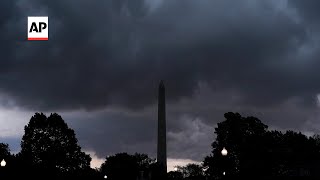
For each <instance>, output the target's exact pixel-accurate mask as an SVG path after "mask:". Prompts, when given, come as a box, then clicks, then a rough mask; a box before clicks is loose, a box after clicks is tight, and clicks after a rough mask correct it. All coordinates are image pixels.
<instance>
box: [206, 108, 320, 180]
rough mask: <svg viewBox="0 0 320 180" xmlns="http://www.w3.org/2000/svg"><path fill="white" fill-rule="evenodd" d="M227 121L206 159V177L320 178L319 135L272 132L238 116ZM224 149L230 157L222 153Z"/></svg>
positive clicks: (229, 117)
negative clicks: (308, 135)
mask: <svg viewBox="0 0 320 180" xmlns="http://www.w3.org/2000/svg"><path fill="white" fill-rule="evenodd" d="M225 118H226V120H225V121H223V122H220V123H218V127H217V128H215V133H216V135H217V137H216V140H215V141H214V142H213V143H212V148H213V150H212V154H211V155H210V156H207V157H205V160H204V166H205V167H206V168H207V170H206V175H207V176H209V177H211V178H218V179H219V178H223V177H232V176H234V177H236V176H238V177H245V178H247V179H248V178H252V179H260V178H262V177H275V176H282V177H298V176H313V177H316V176H317V177H318V176H319V172H320V166H319V165H318V164H319V163H320V138H319V137H320V136H313V137H307V136H305V135H303V134H302V133H300V132H294V131H286V132H285V133H283V132H280V131H269V130H268V129H267V128H268V127H267V126H266V125H265V124H263V123H262V122H261V121H260V120H259V119H257V118H255V117H242V116H241V115H240V114H239V113H230V112H229V113H226V114H225ZM224 147H225V148H226V149H227V150H228V154H227V156H223V155H222V154H221V150H222V149H223V148H224ZM223 172H225V173H226V175H225V176H224V175H223Z"/></svg>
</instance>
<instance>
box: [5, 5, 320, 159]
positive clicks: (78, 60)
mask: <svg viewBox="0 0 320 180" xmlns="http://www.w3.org/2000/svg"><path fill="white" fill-rule="evenodd" d="M143 2H144V1H143V0H114V1H113V0H109V1H90V3H89V2H88V1H86V0H77V1H71V0H70V1H62V0H57V1H49V0H47V1H39V0H32V1H24V0H19V1H9V0H7V1H1V2H0V7H3V11H1V12H0V30H1V32H2V33H1V34H0V42H1V43H0V48H1V61H0V96H1V99H4V100H5V101H2V104H4V105H7V106H18V107H20V108H24V109H26V110H28V111H46V112H51V111H58V112H62V113H63V114H64V116H65V119H67V120H68V122H70V124H71V126H72V127H74V128H75V129H76V131H77V134H78V137H79V139H80V142H81V143H82V145H83V146H84V147H85V148H87V149H90V148H92V149H94V151H97V153H98V155H99V156H105V155H106V154H109V153H114V152H118V151H132V152H134V151H140V152H141V151H142V152H148V153H151V154H152V153H153V154H154V151H155V139H156V138H155V135H156V134H155V130H156V127H155V125H156V123H155V121H156V109H155V108H156V107H155V102H156V96H157V92H156V91H157V84H158V82H159V80H160V79H164V80H165V83H166V87H167V95H168V130H169V132H168V134H169V136H168V138H169V144H170V147H169V148H170V149H169V156H172V158H176V157H179V158H191V159H197V160H199V159H201V157H202V156H203V154H205V153H207V152H209V148H210V143H211V142H207V141H210V140H212V139H213V138H214V135H213V127H214V126H215V124H216V123H217V122H218V121H221V120H223V119H222V118H223V113H225V112H227V111H239V112H241V113H243V114H248V115H252V114H254V115H256V116H258V117H261V118H262V119H263V120H264V121H265V122H266V123H267V124H270V125H271V126H274V127H278V128H282V129H286V128H293V129H300V130H303V131H313V132H316V130H315V129H314V128H312V125H310V124H316V123H315V122H316V120H317V119H318V110H317V108H318V107H317V106H316V105H317V104H316V95H317V94H318V93H319V91H320V86H319V85H318V84H317V82H319V80H320V79H319V76H318V67H319V65H320V62H319V61H318V60H317V58H318V57H319V56H318V55H319V53H318V52H319V47H320V46H319V44H318V41H317V40H318V39H319V37H320V36H319V33H318V26H317V21H316V19H317V16H318V14H317V11H315V9H314V7H317V6H316V5H315V4H312V3H316V2H315V1H308V2H304V1H303V2H302V1H290V2H288V4H287V2H286V1H266V2H265V1H264V2H262V1H261V2H260V1H259V2H256V1H250V0H246V1H241V2H240V1H228V0H217V1H210V0H203V1H195V0H184V1H183V2H182V1H175V0H170V1H169V0H167V1H164V0H162V1H161V0H158V1H157V2H158V3H155V1H152V0H148V1H147V2H148V3H146V4H144V3H143ZM28 15H48V16H49V22H50V30H49V41H48V42H28V41H26V37H25V36H26V32H25V30H26V20H27V18H26V17H27V16H28ZM12 104H14V105H12ZM114 109H118V110H117V111H116V112H114V111H113V110H114ZM28 118H29V117H28ZM194 123H195V124H194ZM190 125H194V126H195V127H194V126H190ZM197 127H198V128H197ZM210 128H211V129H212V132H211V133H210V132H208V131H209V129H210ZM192 138H194V139H192ZM101 139H103V141H102V140H101ZM190 139H191V141H190ZM184 150H185V151H184ZM178 152H179V153H178ZM180 152H181V153H180Z"/></svg>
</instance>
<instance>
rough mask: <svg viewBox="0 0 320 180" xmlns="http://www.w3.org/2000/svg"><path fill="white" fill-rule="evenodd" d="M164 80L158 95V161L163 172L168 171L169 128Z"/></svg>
mask: <svg viewBox="0 0 320 180" xmlns="http://www.w3.org/2000/svg"><path fill="white" fill-rule="evenodd" d="M165 98H166V97H165V87H164V83H163V81H161V82H160V85H159V96H158V150H157V162H158V164H159V165H160V168H161V171H162V172H161V173H163V174H165V173H167V134H166V133H167V130H166V129H167V128H166V99H165Z"/></svg>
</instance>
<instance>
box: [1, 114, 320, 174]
mask: <svg viewBox="0 0 320 180" xmlns="http://www.w3.org/2000/svg"><path fill="white" fill-rule="evenodd" d="M224 117H225V120H224V121H222V122H220V123H218V126H217V127H216V128H215V129H214V133H215V134H216V139H215V141H214V142H212V153H211V154H210V155H209V156H207V157H205V158H204V161H203V162H202V163H201V164H188V165H186V166H184V167H177V168H176V170H175V171H172V172H169V173H168V174H167V178H166V179H168V180H207V179H242V178H245V179H274V178H277V177H280V178H281V179H293V178H300V179H301V178H304V179H306V178H307V177H309V178H316V179H317V178H319V177H320V136H319V135H314V136H312V137H307V136H305V135H303V134H302V133H300V132H294V131H286V132H281V131H276V130H269V129H268V126H267V125H265V124H263V123H262V122H261V121H260V120H259V119H257V118H255V117H242V116H241V115H240V114H238V113H231V112H229V113H226V114H225V115H224ZM24 130H25V133H24V135H23V137H22V141H21V151H20V152H19V153H18V154H15V155H13V154H11V153H10V149H9V146H8V144H4V143H0V161H1V160H5V161H6V166H4V167H0V179H75V178H78V179H92V180H94V179H109V180H122V179H125V180H137V179H141V180H164V178H159V176H158V175H159V168H158V165H157V163H156V160H155V159H152V158H150V157H149V156H148V155H146V154H139V153H136V154H133V155H130V154H127V153H118V154H115V155H112V156H107V157H106V160H105V162H104V163H103V164H102V165H101V168H99V169H92V168H91V167H90V161H91V157H90V156H89V155H88V154H86V153H84V152H83V151H82V150H81V147H80V146H79V145H78V141H77V138H76V135H75V132H74V131H73V130H72V129H71V128H69V127H68V125H67V124H66V123H65V121H64V120H63V119H62V117H61V116H59V115H58V114H56V113H54V114H51V115H50V116H49V117H46V116H45V115H44V114H42V113H36V114H35V115H34V116H32V117H31V119H30V122H29V123H28V124H27V125H26V126H25V128H24ZM208 143H210V142H208ZM224 148H225V149H226V150H227V154H226V155H225V156H224V155H222V154H221V151H222V149H224Z"/></svg>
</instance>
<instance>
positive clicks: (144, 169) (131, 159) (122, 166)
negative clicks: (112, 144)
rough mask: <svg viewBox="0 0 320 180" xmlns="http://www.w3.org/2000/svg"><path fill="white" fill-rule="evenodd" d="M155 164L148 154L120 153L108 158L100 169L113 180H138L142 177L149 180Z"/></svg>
mask: <svg viewBox="0 0 320 180" xmlns="http://www.w3.org/2000/svg"><path fill="white" fill-rule="evenodd" d="M154 163H155V160H154V159H151V158H149V157H148V155H146V154H138V153H136V154H134V155H129V154H127V153H118V154H115V155H114V156H108V157H106V161H105V162H104V163H103V164H102V165H101V168H100V169H101V172H102V173H103V174H105V175H107V177H108V179H111V180H122V179H136V178H137V177H141V175H142V176H144V177H145V178H148V177H149V172H150V168H151V166H152V165H153V164H154Z"/></svg>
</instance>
